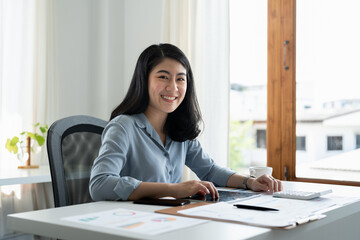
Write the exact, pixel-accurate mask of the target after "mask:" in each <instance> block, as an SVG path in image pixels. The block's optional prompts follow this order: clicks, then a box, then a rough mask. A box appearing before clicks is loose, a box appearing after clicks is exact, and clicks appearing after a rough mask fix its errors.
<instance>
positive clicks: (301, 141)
mask: <svg viewBox="0 0 360 240" xmlns="http://www.w3.org/2000/svg"><path fill="white" fill-rule="evenodd" d="M296 150H298V151H306V137H305V136H299V137H296Z"/></svg>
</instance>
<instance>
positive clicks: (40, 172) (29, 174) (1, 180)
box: [0, 166, 51, 186]
mask: <svg viewBox="0 0 360 240" xmlns="http://www.w3.org/2000/svg"><path fill="white" fill-rule="evenodd" d="M45 182H51V175H50V169H49V166H40V167H39V168H31V169H18V168H16V167H14V168H11V169H10V168H1V169H0V186H6V185H14V184H28V183H45Z"/></svg>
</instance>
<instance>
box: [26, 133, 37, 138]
mask: <svg viewBox="0 0 360 240" xmlns="http://www.w3.org/2000/svg"><path fill="white" fill-rule="evenodd" d="M26 134H27V135H28V136H29V137H30V138H32V139H36V137H35V134H34V133H32V132H26Z"/></svg>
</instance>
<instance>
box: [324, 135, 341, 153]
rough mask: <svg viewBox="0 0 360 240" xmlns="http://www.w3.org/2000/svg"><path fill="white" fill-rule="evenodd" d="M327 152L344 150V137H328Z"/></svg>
mask: <svg viewBox="0 0 360 240" xmlns="http://www.w3.org/2000/svg"><path fill="white" fill-rule="evenodd" d="M327 150H328V151H337V150H343V137H342V136H328V137H327Z"/></svg>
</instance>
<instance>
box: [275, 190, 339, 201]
mask: <svg viewBox="0 0 360 240" xmlns="http://www.w3.org/2000/svg"><path fill="white" fill-rule="evenodd" d="M328 193H332V190H331V189H327V190H324V191H295V190H284V191H281V192H274V193H273V197H278V198H291V199H299V200H310V199H314V198H317V197H320V196H322V195H325V194H328Z"/></svg>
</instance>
